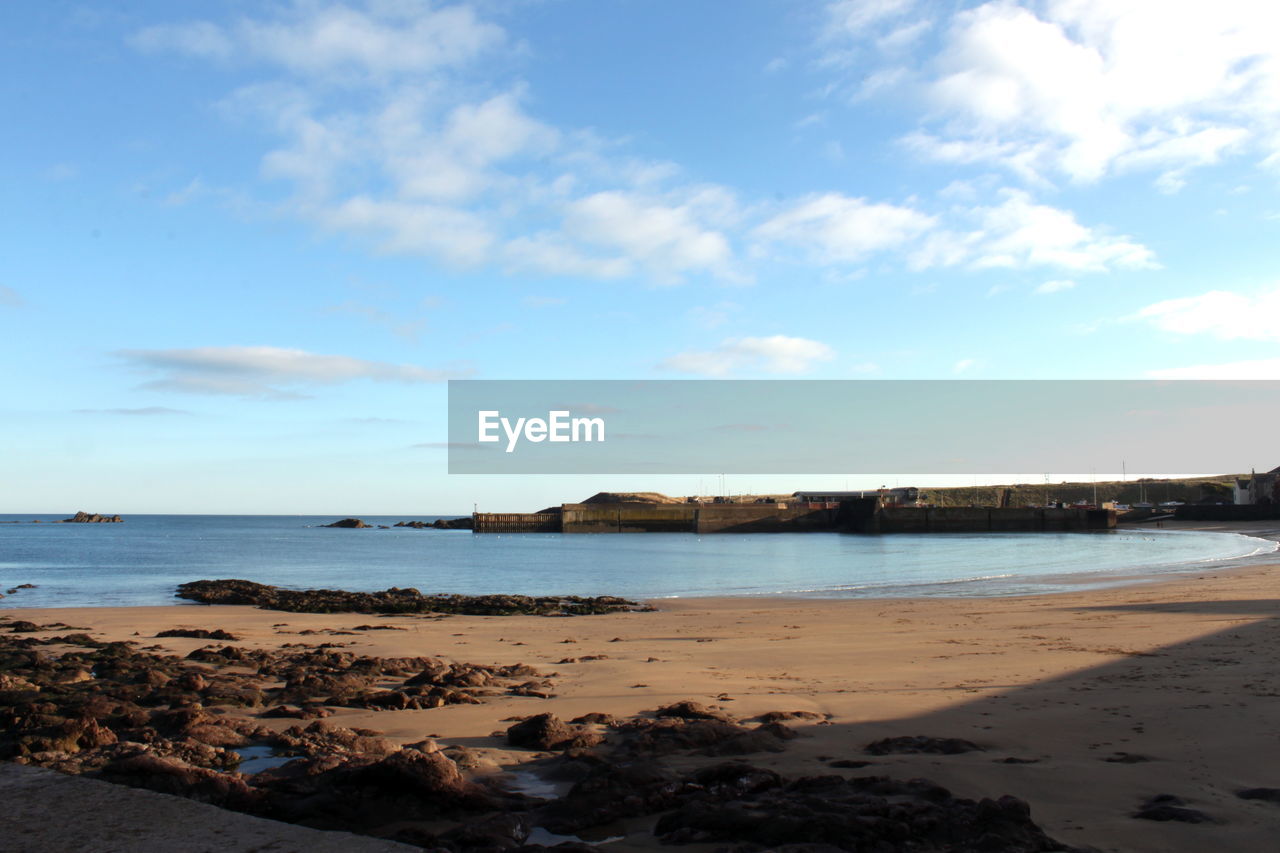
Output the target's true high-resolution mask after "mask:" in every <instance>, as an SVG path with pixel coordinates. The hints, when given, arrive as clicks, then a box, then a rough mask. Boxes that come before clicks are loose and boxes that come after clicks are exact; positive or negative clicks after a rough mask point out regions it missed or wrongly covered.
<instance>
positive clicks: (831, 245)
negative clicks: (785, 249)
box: [752, 193, 937, 263]
mask: <svg viewBox="0 0 1280 853" xmlns="http://www.w3.org/2000/svg"><path fill="white" fill-rule="evenodd" d="M936 222H937V220H936V219H935V218H934V217H932V216H929V215H927V214H924V213H921V212H920V211H918V210H915V209H914V208H910V207H900V206H897V205H892V204H883V203H872V202H868V201H867V200H866V199H864V198H851V197H849V196H845V195H841V194H839V193H826V194H824V195H814V196H808V197H806V198H803V199H801V200H800V201H798V202H797V203H795V204H794V205H793V206H792V207H791V208H789V209H788V210H785V211H783V212H782V213H779V214H777V215H776V216H774V217H773V218H771V219H769V220H768V221H766V222H764V223H763V224H761V225H759V226H757V227H756V228H755V229H754V230H753V231H752V236H753V237H755V238H756V239H757V240H758V241H760V243H762V244H782V245H786V246H792V247H796V248H799V249H802V250H804V251H806V252H807V253H808V254H809V255H810V257H812V258H813V259H815V260H817V261H818V262H819V263H850V262H858V261H861V260H864V259H865V258H866V257H867V256H869V255H871V254H873V253H875V252H878V251H883V250H885V249H893V248H897V247H900V246H902V245H903V244H905V243H908V242H910V241H912V240H914V239H916V238H917V237H919V236H920V235H921V234H923V233H924V232H926V231H928V230H929V229H930V228H932V227H933V226H934V225H935V224H936Z"/></svg>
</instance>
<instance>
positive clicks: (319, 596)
mask: <svg viewBox="0 0 1280 853" xmlns="http://www.w3.org/2000/svg"><path fill="white" fill-rule="evenodd" d="M177 596H178V598H185V599H189V600H191V601H198V602H200V603H201V604H251V605H254V606H257V607H260V608H262V609H264V610H284V611H289V612H293V613H454V614H465V615H472V616H513V615H517V614H523V615H535V616H584V615H589V614H597V613H616V612H620V611H631V610H644V609H650V608H644V607H641V606H640V605H639V604H637V603H636V602H634V601H628V600H627V599H625V598H617V597H616V596H608V595H603V596H597V597H595V598H582V597H579V596H576V595H566V596H539V597H530V596H526V595H449V594H443V593H441V594H435V595H424V594H423V593H421V592H419V591H418V590H416V589H412V588H410V589H399V588H397V587H392V588H391V589H386V590H382V591H381V592H348V591H345V590H335V589H302V590H297V589H281V588H280V587H274V586H267V585H265V584H260V583H254V582H253V581H247V580H237V579H225V580H199V581H191V582H190V583H184V584H182V585H181V586H179V587H178V592H177Z"/></svg>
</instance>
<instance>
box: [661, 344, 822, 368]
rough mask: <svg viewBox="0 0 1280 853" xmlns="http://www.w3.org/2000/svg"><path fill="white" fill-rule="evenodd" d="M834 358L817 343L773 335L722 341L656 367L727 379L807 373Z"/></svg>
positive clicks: (685, 353)
mask: <svg viewBox="0 0 1280 853" xmlns="http://www.w3.org/2000/svg"><path fill="white" fill-rule="evenodd" d="M833 358H835V350H833V349H832V348H831V347H829V346H827V345H826V344H824V343H822V342H820V341H813V340H809V339H807V338H791V337H787V336H786V335H773V336H772V337H768V338H726V339H725V340H724V341H722V342H721V343H720V345H719V346H718V347H716V348H715V349H711V350H689V351H687V352H682V353H678V354H676V355H673V356H671V357H670V358H668V359H666V360H665V361H663V362H662V363H661V364H660V365H659V367H661V368H663V369H664V370H672V371H675V372H677V373H694V374H699V375H703V376H727V375H728V374H730V373H737V372H741V371H753V372H754V371H760V372H764V373H792V374H794V373H807V372H809V371H810V370H812V369H813V368H814V366H815V365H816V364H817V363H818V362H823V361H830V360H831V359H833Z"/></svg>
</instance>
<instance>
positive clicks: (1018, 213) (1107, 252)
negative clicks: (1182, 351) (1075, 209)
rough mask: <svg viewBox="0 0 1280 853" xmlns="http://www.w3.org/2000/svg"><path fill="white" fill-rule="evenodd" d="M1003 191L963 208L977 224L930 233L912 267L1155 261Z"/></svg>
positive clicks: (1097, 266) (1127, 241)
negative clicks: (991, 201)
mask: <svg viewBox="0 0 1280 853" xmlns="http://www.w3.org/2000/svg"><path fill="white" fill-rule="evenodd" d="M1003 195H1004V201H1002V202H1001V203H1000V204H999V205H996V206H991V207H975V208H972V209H970V210H968V211H966V212H965V215H966V216H967V217H968V218H971V219H974V220H976V221H977V223H978V228H977V229H975V230H972V231H964V232H957V231H939V232H937V233H935V234H932V235H930V237H929V238H928V239H927V240H926V241H925V243H924V245H923V246H922V247H921V248H920V250H919V251H917V252H916V253H915V254H914V256H913V258H912V266H913V267H915V268H916V269H929V268H931V267H950V266H958V265H965V266H968V267H970V268H973V269H990V268H1009V269H1020V268H1027V267H1059V268H1062V269H1067V270H1075V271H1080V272H1102V271H1106V270H1111V269H1117V268H1119V269H1152V268H1155V267H1157V266H1158V264H1157V263H1156V260H1155V254H1154V253H1153V252H1152V251H1151V250H1150V249H1148V248H1147V247H1146V246H1143V245H1142V244H1141V243H1137V242H1134V241H1133V240H1132V239H1131V238H1129V237H1126V236H1116V235H1110V234H1107V233H1105V232H1103V231H1101V230H1099V229H1095V228H1090V227H1088V226H1085V225H1081V224H1080V223H1079V222H1077V221H1076V218H1075V215H1074V214H1073V213H1071V212H1070V211H1067V210H1062V209H1059V208H1055V207H1050V206H1048V205H1043V204H1036V203H1035V202H1034V201H1032V199H1031V196H1030V195H1029V194H1028V193H1026V192H1024V191H1022V190H1005V191H1004V192H1003Z"/></svg>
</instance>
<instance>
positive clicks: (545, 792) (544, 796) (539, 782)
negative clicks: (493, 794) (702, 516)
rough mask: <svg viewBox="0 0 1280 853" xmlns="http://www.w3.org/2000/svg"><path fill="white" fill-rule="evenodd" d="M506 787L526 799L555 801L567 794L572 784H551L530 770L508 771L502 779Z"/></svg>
mask: <svg viewBox="0 0 1280 853" xmlns="http://www.w3.org/2000/svg"><path fill="white" fill-rule="evenodd" d="M502 781H503V782H505V783H506V785H507V787H508V788H510V789H511V790H512V791H515V792H516V793H517V794H524V795H525V796H526V797H537V798H538V799H540V800H555V799H558V798H560V797H563V796H564V795H565V794H567V793H569V789H570V788H572V787H573V783H572V782H552V781H551V780H549V779H544V778H543V777H542V776H541V775H540V774H538V773H535V772H534V771H532V770H508V771H507V772H506V773H505V774H504V775H503V777H502Z"/></svg>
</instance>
